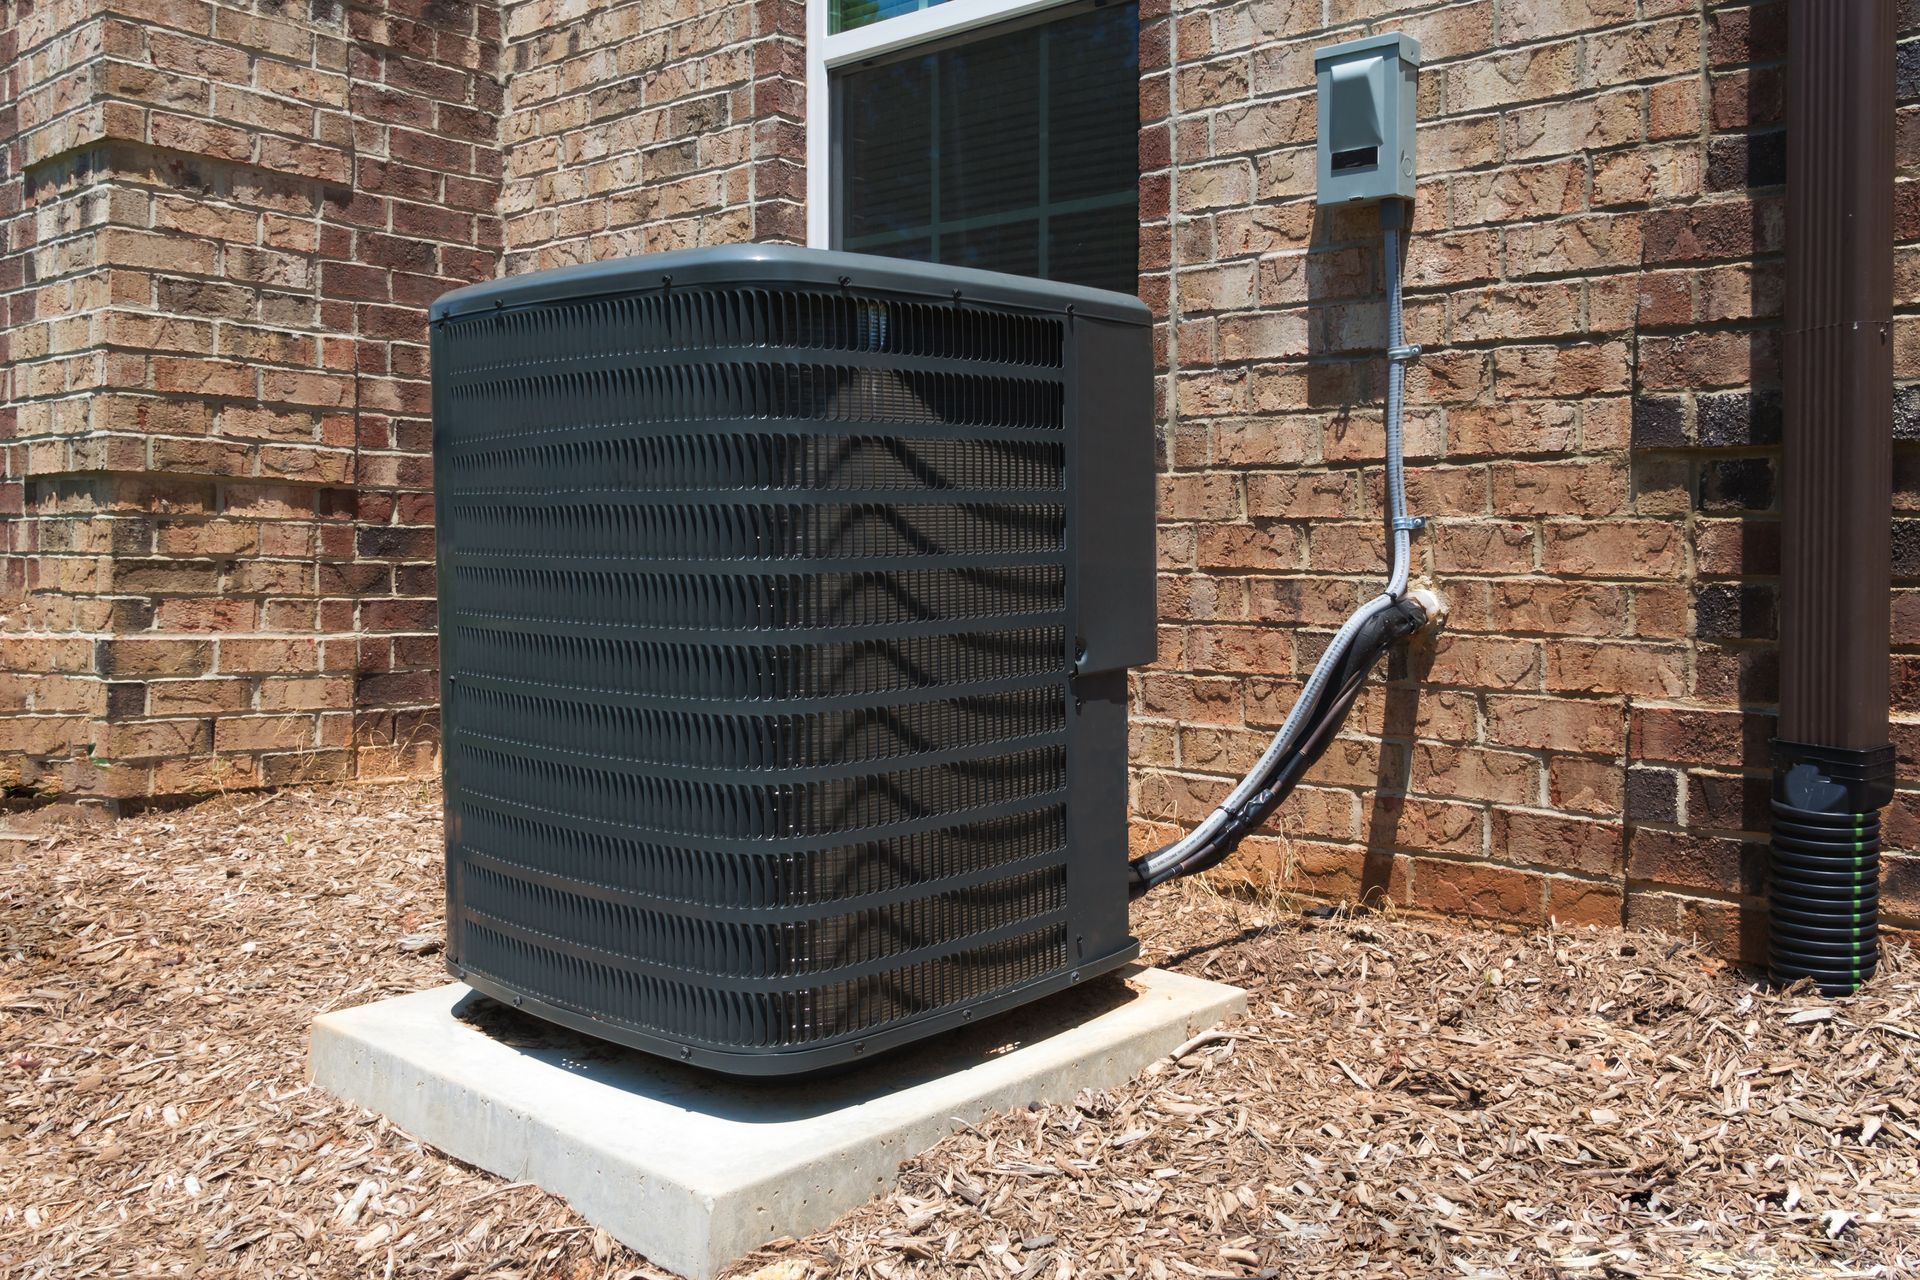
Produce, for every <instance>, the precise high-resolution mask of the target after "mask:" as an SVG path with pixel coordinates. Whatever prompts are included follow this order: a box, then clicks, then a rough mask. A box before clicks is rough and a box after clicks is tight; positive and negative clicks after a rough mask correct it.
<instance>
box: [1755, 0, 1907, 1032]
mask: <svg viewBox="0 0 1920 1280" xmlns="http://www.w3.org/2000/svg"><path fill="white" fill-rule="evenodd" d="M1787 12H1788V34H1787V39H1788V44H1787V86H1788V87H1787V92H1788V102H1787V258H1786V270H1787V298H1786V329H1785V344H1784V354H1785V364H1784V375H1785V376H1784V382H1785V406H1786V424H1785V445H1786V449H1785V468H1784V469H1785V475H1784V478H1783V486H1782V499H1781V502H1782V516H1783V519H1782V522H1781V523H1782V527H1781V554H1780V621H1781V626H1780V720H1779V728H1778V730H1777V733H1778V736H1777V737H1776V738H1775V739H1774V743H1773V849H1772V858H1771V872H1772V874H1771V877H1770V881H1769V886H1768V908H1769V911H1768V914H1769V924H1770V929H1769V939H1768V968H1769V970H1770V972H1771V976H1772V977H1773V979H1774V980H1775V981H1776V982H1781V983H1785V982H1791V981H1793V980H1795V979H1798V978H1803V977H1808V978H1812V979H1813V981H1814V982H1815V984H1817V985H1818V987H1819V988H1820V990H1821V991H1822V992H1824V993H1826V994H1828V995H1841V994H1845V993H1847V992H1850V991H1853V990H1854V989H1856V988H1857V987H1858V986H1859V985H1860V984H1861V983H1862V982H1864V981H1866V980H1867V979H1868V978H1870V977H1872V976H1873V971H1874V966H1875V965H1876V964H1877V963H1878V960H1879V956H1880V944H1879V937H1878V932H1879V931H1878V924H1877V908H1878V903H1879V896H1880V810H1881V809H1882V808H1883V807H1884V806H1885V805H1886V804H1887V803H1888V802H1889V801H1890V800H1891V799H1892V798H1893V749H1892V747H1891V746H1890V745H1888V728H1887V721H1888V707H1889V704H1888V689H1887V682H1888V678H1887V662H1888V653H1889V646H1888V632H1889V629H1890V621H1891V619H1890V616H1889V615H1890V604H1889V592H1890V584H1891V562H1890V552H1891V545H1890V544H1891V538H1890V524H1889V512H1890V510H1891V507H1892V491H1891V490H1892V479H1891V475H1892V469H1893V456H1892V449H1893V443H1892V442H1893V404H1892V396H1893V340H1892V327H1893V283H1892V282H1893V172H1894V164H1893V161H1894V146H1893V124H1894V94H1893V55H1894V38H1893V37H1894V24H1893V0H1794V2H1793V3H1792V4H1791V5H1789V6H1788V10H1787Z"/></svg>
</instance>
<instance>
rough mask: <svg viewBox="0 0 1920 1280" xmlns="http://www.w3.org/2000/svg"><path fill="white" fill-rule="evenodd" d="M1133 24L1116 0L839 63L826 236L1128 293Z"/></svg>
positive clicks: (1135, 80)
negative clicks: (898, 56) (855, 63)
mask: <svg viewBox="0 0 1920 1280" xmlns="http://www.w3.org/2000/svg"><path fill="white" fill-rule="evenodd" d="M840 2H845V0H840ZM1138 38H1139V37H1138V16H1137V10H1136V8H1135V6H1134V5H1133V4H1131V3H1129V4H1125V5H1114V6H1111V7H1108V8H1102V9H1092V10H1082V11H1079V12H1076V13H1074V14H1072V15H1071V16H1069V17H1066V18H1062V19H1058V20H1056V21H1053V22H1049V23H1044V24H1041V25H1038V26H1027V27H1021V28H1018V29H1016V30H1013V31H1008V32H1002V33H1000V34H988V35H986V36H983V37H980V38H976V39H973V40H971V41H967V42H965V43H960V44H956V45H952V46H948V47H944V48H941V49H939V50H938V51H935V52H931V53H925V54H920V55H918V56H914V57H909V58H905V59H902V60H899V61H894V62H889V63H885V64H882V65H879V66H873V67H861V68H857V69H852V70H848V71H845V72H842V73H839V74H838V75H837V76H836V82H837V90H838V96H837V103H836V110H835V119H836V124H837V127H838V128H839V129H840V137H841V154H840V170H839V173H838V176H837V179H836V184H837V187H838V191H837V195H838V201H837V207H838V212H839V214H840V222H839V236H838V244H839V247H841V248H844V249H850V250H862V251H869V252H881V253H890V254H893V255H895V256H899V257H913V258H922V259H926V260H929V261H934V262H944V263H949V264H952V265H956V266H974V267H984V268H987V269H990V270H998V271H1011V272H1015V273H1018V274H1023V275H1037V276H1042V277H1046V278H1050V279H1060V280H1066V281H1071V282H1074V283H1081V284H1091V285H1096V286H1099V287H1102V288H1109V289H1118V290H1122V291H1124V292H1129V293H1130V292H1132V291H1133V290H1134V288H1135V285H1136V270H1137V260H1138V256H1139V216H1138V209H1139V162H1138V145H1139V143H1138V134H1139V113H1138V95H1139V53H1138Z"/></svg>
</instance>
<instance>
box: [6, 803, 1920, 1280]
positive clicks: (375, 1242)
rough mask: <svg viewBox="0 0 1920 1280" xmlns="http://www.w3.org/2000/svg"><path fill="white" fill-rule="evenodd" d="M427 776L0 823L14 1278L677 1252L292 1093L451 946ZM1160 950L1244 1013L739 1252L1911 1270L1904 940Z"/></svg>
mask: <svg viewBox="0 0 1920 1280" xmlns="http://www.w3.org/2000/svg"><path fill="white" fill-rule="evenodd" d="M439 831H440V825H439V801H438V795H437V793H436V792H435V791H434V790H433V789H431V788H429V787H400V788H395V787H387V788H369V789H358V790H354V789H332V790H314V791H300V792H287V793H281V794H278V795H273V796H268V797H260V796H243V797H235V798H231V799H227V798H223V799H220V800H215V801H212V802H209V803H207V804H204V805H201V806H199V807H197V808H194V809H190V810H182V811H178V812H172V813H153V814H148V815H145V816H141V817H137V818H130V819H126V820H122V821H119V822H113V823H103V824H97V825H91V824H86V823H83V822H80V821H77V820H71V821H64V822H58V823H53V824H50V825H48V826H47V829H45V830H44V831H42V832H39V833H37V834H35V835H33V836H31V837H30V838H28V839H26V840H23V841H20V842H17V843H16V844H14V845H12V846H0V1274H6V1275H16V1276H20V1277H36V1278H37V1277H62V1278H65V1277H86V1276H144V1275H165V1276H229V1275H232V1276H276V1277H279V1276H288V1277H293V1276H315V1277H362V1276H378V1277H397V1276H407V1277H414V1276H420V1277H426V1276H433V1277H442V1278H449V1277H467V1276H489V1277H494V1278H495V1280H507V1278H508V1277H534V1276H543V1277H544V1276H559V1277H566V1278H567V1280H602V1278H606V1277H632V1276H641V1277H652V1276H659V1275H661V1274H663V1273H661V1272H659V1271H658V1270H656V1269H654V1268H652V1267H650V1266H649V1265H648V1264H647V1263H646V1261H645V1260H644V1259H643V1258H640V1257H638V1256H637V1255H635V1254H633V1253H632V1252H631V1251H629V1250H626V1249H624V1248H622V1247H621V1246H619V1245H617V1244H615V1243H613V1242H612V1241H611V1240H609V1239H608V1238H607V1237H606V1236H605V1235H604V1234H603V1233H601V1232H599V1231H597V1230H595V1229H594V1228H593V1227H592V1226H590V1225H589V1224H587V1223H585V1222H583V1221H582V1220H581V1219H579V1218H578V1217H577V1216H576V1215H575V1214H574V1213H573V1212H572V1211H571V1210H570V1209H569V1208H568V1207H567V1205H566V1204H565V1203H563V1202H561V1201H559V1200H556V1199H554V1198H552V1197H549V1196H547V1195H545V1194H544V1193H542V1192H540V1191H539V1190H538V1189H536V1188H533V1187H528V1186H515V1185H506V1184H502V1183H501V1182H500V1181H499V1180H498V1179H496V1178H494V1177H492V1176H490V1175H487V1174H485V1173H482V1172H480V1171H478V1170H475V1169H472V1168H469V1167H467V1166H465V1165H462V1164H459V1163H457V1162H455V1161H451V1160H447V1159H444V1158H442V1157H441V1156H439V1155H437V1154H435V1153H434V1152H433V1151H431V1150H428V1149H424V1148H422V1147H421V1146H420V1145H419V1144H417V1143H415V1142H414V1141H412V1140H411V1139H410V1138H409V1137H408V1136H407V1135H406V1134H405V1133H403V1132H401V1131H399V1130H397V1129H395V1128H393V1127H392V1126H390V1125H388V1124H386V1123H385V1122H383V1121H381V1120H380V1119H379V1118H378V1117H375V1116H373V1115H371V1114H369V1113H366V1112H363V1111H361V1110H359V1109H358V1108H355V1107H350V1106H347V1105H345V1104H342V1103H340V1102H337V1101H334V1100H333V1099H331V1098H329V1097H327V1096H326V1095H324V1094H322V1093H319V1092H317V1091H315V1090H313V1089H311V1088H309V1087H307V1086H306V1084H305V1083H304V1080H303V1076H304V1055H305V1050H306V1034H307V1026H308V1024H309V1023H310V1022H311V1020H312V1019H313V1017H314V1015H316V1014H318V1013H322V1012H324V1011H326V1010H329V1009H335V1008H339V1007H342V1006H345V1005H351V1004H357V1003H361V1002H364V1001H368V1000H373V999H378V998H380V997H382V996H386V995H392V994H396V993H398V992H403V991H410V990H415V989H418V988H421V987H425V986H430V985H433V984H436V983H439V982H441V981H443V980H444V977H443V971H442V968H441V957H440V956H439V955H438V954H437V949H438V945H439V941H440V934H441V897H440V893H441V890H440V865H439V859H440V851H439ZM1136 925H1137V929H1138V931H1139V933H1140V934H1141V937H1142V939H1143V941H1144V943H1145V947H1146V952H1147V956H1148V958H1149V959H1152V960H1154V961H1155V962H1157V963H1160V964H1163V965H1168V966H1170V967H1173V968H1177V969H1181V970H1185V971H1188V972H1193V973H1199V974H1203V975H1206V976H1208V977H1213V978H1219V979H1224V980H1226V981H1230V982H1235V983H1238V984H1240V985H1243V986H1245V987H1246V988H1248V990H1249V992H1250V993H1251V1003H1252V1012H1251V1014H1250V1016H1249V1017H1247V1018H1244V1019H1241V1020H1238V1021H1236V1022H1233V1023H1230V1024H1228V1025H1226V1026H1224V1027H1222V1028H1220V1029H1219V1033H1218V1034H1217V1035H1216V1036H1214V1037H1213V1038H1211V1039H1208V1040H1206V1041H1205V1042H1203V1043H1199V1044H1196V1045H1193V1046H1192V1047H1191V1048H1190V1049H1188V1050H1187V1051H1186V1052H1185V1054H1184V1055H1183V1056H1181V1057H1180V1058H1179V1059H1178V1060H1177V1061H1176V1060H1167V1061H1163V1062H1162V1063H1160V1064H1158V1065H1157V1066H1156V1067H1155V1068H1154V1069H1153V1070H1152V1071H1151V1072H1150V1073H1149V1074H1148V1075H1147V1076H1145V1077H1144V1078H1142V1079H1141V1080H1139V1081H1137V1082H1136V1083H1135V1084H1133V1085H1131V1086H1129V1087H1127V1088H1123V1089H1117V1090H1112V1091H1106V1092H1098V1093H1091V1092H1090V1093H1086V1094H1083V1095H1081V1097H1080V1098H1078V1099H1077V1100H1076V1101H1075V1103H1074V1104H1073V1105H1071V1106H1061V1107H1052V1108H1045V1109H1039V1110H1034V1111H1028V1112H1019V1113H1014V1114H1010V1115H1005V1116H1001V1117H999V1118H997V1119H995V1120H993V1121H991V1122H990V1123H988V1124H985V1125H983V1126H981V1127H980V1128H979V1129H977V1130H967V1131H964V1132H961V1133H959V1134H956V1135H955V1136H954V1137H952V1138H950V1139H949V1140H947V1141H946V1142H944V1143H942V1144H941V1145H939V1146H938V1147H936V1148H934V1149H933V1150H932V1151H930V1152H928V1153H927V1154H926V1155H924V1156H922V1157H920V1158H918V1159H916V1160H914V1161H911V1162H910V1163H909V1164H908V1165H907V1166H906V1167H905V1170H904V1174H903V1179H902V1182H901V1185H900V1188H899V1190H898V1192H897V1193H895V1194H893V1195H891V1196H888V1197H884V1198H882V1199H879V1200H876V1201H874V1202H872V1203H870V1204H869V1205H867V1206H866V1207H865V1208H863V1209H861V1210H859V1211H857V1212H855V1213H853V1214H851V1215H849V1216H848V1217H847V1218H845V1219H843V1220H842V1221H840V1222H839V1223H837V1224H836V1225H835V1226H834V1227H833V1229H832V1230H830V1231H827V1232H825V1233H823V1234H821V1235H818V1236H815V1237H813V1238H810V1239H807V1240H804V1241H787V1242H781V1243H779V1244H777V1245H775V1246H772V1247H770V1248H769V1249H767V1250H764V1251H762V1252H761V1253H760V1254H759V1255H756V1256H755V1257H754V1258H753V1259H750V1260H749V1261H748V1262H747V1263H746V1264H744V1265H743V1266H742V1268H741V1269H740V1270H741V1273H742V1274H743V1275H757V1276H759V1277H760V1280H806V1278H808V1277H820V1276H842V1275H845V1276H879V1277H887V1278H893V1277H909V1276H916V1277H917V1276H928V1277H933V1276H943V1277H944V1276H977V1277H989V1276H991V1277H1001V1278H1003V1280H1004V1278H1006V1277H1020V1278H1022V1280H1031V1278H1033V1277H1045V1278H1047V1280H1056V1278H1057V1280H1066V1278H1068V1277H1075V1276H1083V1277H1092V1276H1127V1277H1146V1278H1150V1280H1162V1278H1163V1277H1194V1276H1220V1277H1244V1276H1260V1275H1264V1276H1287V1277H1293V1276H1376V1275H1378V1276H1422V1277H1424V1276H1450V1277H1451V1276H1461V1275H1465V1276H1486V1277H1509V1276H1513V1277H1535V1276H1538V1277H1568V1276H1580V1277H1586V1276H1594V1277H1600V1276H1645V1277H1656V1276H1657V1277H1666V1276H1673V1277H1680V1276H1688V1277H1695V1276H1740V1277H1788V1276H1794V1277H1798V1276H1816V1275H1818V1276H1858V1275H1880V1276H1888V1277H1895V1276H1908V1275H1914V1274H1920V970H1917V969H1916V967H1915V964H1914V962H1913V960H1912V958H1911V957H1910V956H1909V955H1908V954H1907V953H1906V952H1905V950H1904V949H1902V950H1900V951H1897V952H1896V954H1894V955H1893V956H1892V957H1891V958H1890V959H1889V961H1888V962H1887V963H1886V964H1885V966H1884V967H1883V969H1882V972H1881V975H1880V976H1879V977H1878V978H1876V979H1875V980H1874V982H1873V983H1872V984H1871V986H1870V987H1869V988H1868V990H1867V991H1866V992H1865V993H1864V994H1862V995H1860V996H1857V997H1855V998H1852V999H1849V1000H1844V1001H1826V1000H1822V999H1820V998H1819V997H1817V996H1815V995H1812V994H1810V993H1806V992H1788V993H1772V992H1769V991H1767V990H1766V989H1765V988H1764V987H1762V986H1759V985H1758V984H1757V983H1756V982H1755V981H1754V980H1753V977H1752V975H1747V974H1742V973H1739V972H1737V971H1733V970H1730V969H1728V968H1727V967H1726V966H1724V965H1722V964H1721V963H1719V962H1718V961H1716V960H1714V959H1712V958H1710V957H1708V956H1706V955H1704V954H1702V953H1700V952H1699V951H1697V950H1695V949H1694V947H1693V946H1692V945H1691V944H1690V943H1689V942H1688V941H1687V940H1684V939H1675V938H1667V937H1661V936H1658V935H1652V934H1644V933H1625V932H1622V931H1620V930H1616V929H1596V928H1588V929H1583V930H1580V931H1577V932H1572V931H1562V932H1544V933H1535V934H1529V935H1515V934H1509V933H1501V932H1495V931H1488V930H1482V929H1479V928H1476V927H1472V926H1469V925H1463V924H1456V923H1450V922H1432V921H1418V920H1408V919H1393V918H1383V917H1380V916H1377V915H1370V916H1365V917H1345V916H1340V917H1335V918H1332V919H1324V920H1315V919H1303V918H1302V915H1301V913H1300V911H1299V904H1295V903H1290V902H1287V901H1286V900H1284V899H1275V900H1273V901H1268V902H1261V903H1250V902H1247V901H1244V900H1234V899H1227V898H1221V897H1218V896H1215V895H1213V894H1212V893H1210V892H1208V891H1207V890H1206V889H1205V888H1191V889H1190V888H1178V889H1174V890H1170V891H1167V892H1164V893H1161V894H1157V895H1155V896H1154V897H1153V898H1150V899H1148V900H1147V902H1146V903H1144V904H1142V906H1141V908H1140V909H1139V910H1137V912H1136Z"/></svg>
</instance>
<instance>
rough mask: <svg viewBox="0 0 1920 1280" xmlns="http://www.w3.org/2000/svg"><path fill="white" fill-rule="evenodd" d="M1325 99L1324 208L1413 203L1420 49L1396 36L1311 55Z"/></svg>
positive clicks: (1322, 117)
mask: <svg viewBox="0 0 1920 1280" xmlns="http://www.w3.org/2000/svg"><path fill="white" fill-rule="evenodd" d="M1313 65H1314V73H1315V79H1316V81H1317V82H1318V86H1319V93H1320V109H1319V125H1320V153H1319V160H1318V164H1317V169H1318V174H1319V203H1321V204H1348V203H1351V202H1353V201H1356V200H1383V199H1398V200H1411V199H1413V171H1414V146H1413V143H1414V99H1415V97H1416V91H1417V89H1418V87H1419V80H1420V42H1419V41H1417V40H1415V39H1413V38H1412V37H1411V36H1405V35H1401V34H1400V33H1399V32H1394V33H1392V34H1389V35H1383V36H1368V37H1367V38H1366V39H1364V40H1349V41H1348V42H1346V43H1345V44H1336V45H1329V46H1328V47H1327V48H1325V49H1321V50H1319V51H1318V52H1316V53H1315V54H1314V55H1313Z"/></svg>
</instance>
